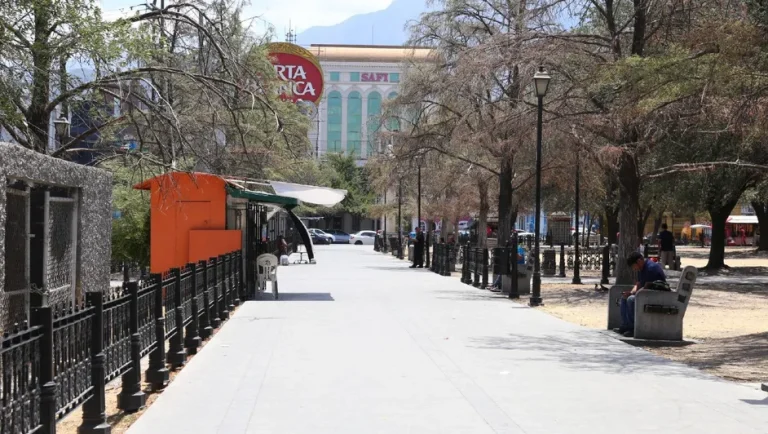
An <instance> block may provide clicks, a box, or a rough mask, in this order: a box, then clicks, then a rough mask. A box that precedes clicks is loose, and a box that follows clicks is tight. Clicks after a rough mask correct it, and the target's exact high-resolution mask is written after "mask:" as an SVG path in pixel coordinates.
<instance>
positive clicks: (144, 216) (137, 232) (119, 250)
mask: <svg viewBox="0 0 768 434" xmlns="http://www.w3.org/2000/svg"><path fill="white" fill-rule="evenodd" d="M104 168H105V169H107V170H110V171H111V172H112V210H113V212H114V213H115V217H117V218H113V219H112V261H113V262H130V263H136V264H138V265H139V266H148V265H149V253H150V249H149V234H150V232H149V230H150V220H149V218H150V205H149V194H148V193H147V192H146V191H143V190H134V189H133V186H134V185H135V184H136V183H138V182H141V181H142V179H141V178H140V177H139V176H137V174H136V173H135V172H134V171H133V170H131V169H130V168H128V167H125V166H123V165H122V164H120V162H116V161H113V162H111V163H110V164H107V165H106V166H105V167H104Z"/></svg>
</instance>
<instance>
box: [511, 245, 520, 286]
mask: <svg viewBox="0 0 768 434" xmlns="http://www.w3.org/2000/svg"><path fill="white" fill-rule="evenodd" d="M517 265H518V264H517V235H516V234H513V235H512V247H511V248H510V251H509V275H510V276H511V278H512V282H511V283H512V285H511V286H510V288H509V298H512V299H516V298H520V288H519V286H518V285H517Z"/></svg>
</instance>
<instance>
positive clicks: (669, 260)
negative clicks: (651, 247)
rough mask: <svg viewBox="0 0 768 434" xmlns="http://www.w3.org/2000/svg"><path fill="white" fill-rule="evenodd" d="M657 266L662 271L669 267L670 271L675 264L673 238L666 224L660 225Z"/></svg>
mask: <svg viewBox="0 0 768 434" xmlns="http://www.w3.org/2000/svg"><path fill="white" fill-rule="evenodd" d="M659 264H661V268H662V269H664V267H666V266H667V265H669V269H670V270H671V269H672V267H674V264H675V236H674V235H672V232H670V231H668V230H667V224H666V223H664V224H662V225H661V232H660V233H659Z"/></svg>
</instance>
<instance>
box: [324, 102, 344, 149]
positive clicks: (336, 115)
mask: <svg viewBox="0 0 768 434" xmlns="http://www.w3.org/2000/svg"><path fill="white" fill-rule="evenodd" d="M326 148H327V150H328V152H333V153H338V152H341V93H340V92H338V91H335V90H334V91H333V92H331V93H329V94H328V143H327V145H326Z"/></svg>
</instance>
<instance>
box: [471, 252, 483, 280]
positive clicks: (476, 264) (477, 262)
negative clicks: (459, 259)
mask: <svg viewBox="0 0 768 434" xmlns="http://www.w3.org/2000/svg"><path fill="white" fill-rule="evenodd" d="M473 250H474V252H475V255H474V256H475V257H474V267H473V271H474V276H472V277H473V279H472V286H474V287H475V288H479V287H480V267H479V265H480V258H479V256H480V251H481V249H480V247H475V248H474V249H473Z"/></svg>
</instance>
